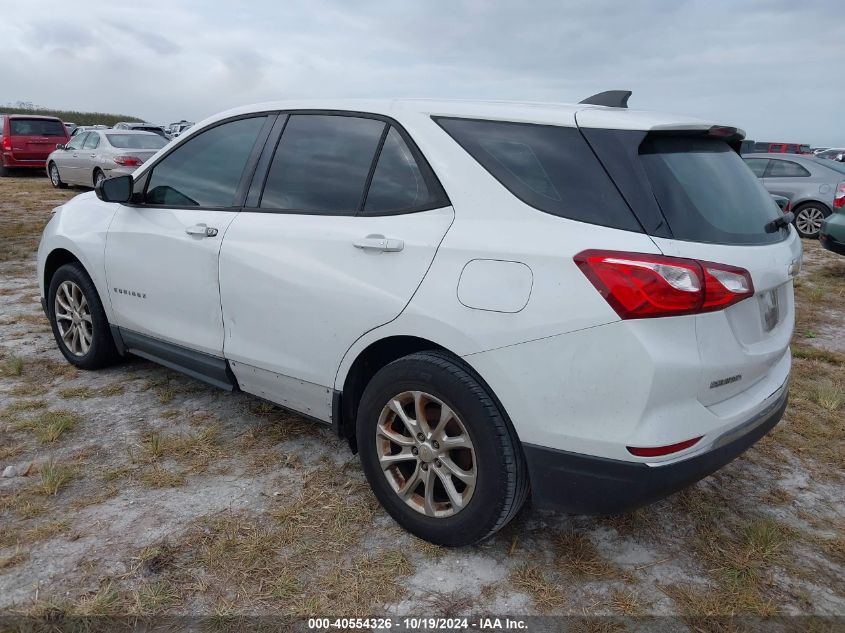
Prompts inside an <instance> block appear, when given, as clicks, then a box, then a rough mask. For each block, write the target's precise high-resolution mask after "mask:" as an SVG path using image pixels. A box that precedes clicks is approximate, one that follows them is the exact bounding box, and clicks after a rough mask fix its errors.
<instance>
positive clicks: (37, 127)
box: [9, 119, 67, 138]
mask: <svg viewBox="0 0 845 633" xmlns="http://www.w3.org/2000/svg"><path fill="white" fill-rule="evenodd" d="M9 123H10V128H11V136H61V137H62V138H64V137H66V136H67V130H66V129H65V126H64V125H63V124H62V122H61V121H51V120H49V119H46V120H45V119H11V120H10V121H9Z"/></svg>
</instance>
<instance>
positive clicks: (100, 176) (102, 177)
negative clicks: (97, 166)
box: [94, 171, 106, 187]
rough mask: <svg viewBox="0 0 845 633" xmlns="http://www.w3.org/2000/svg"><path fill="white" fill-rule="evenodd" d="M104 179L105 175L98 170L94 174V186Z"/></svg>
mask: <svg viewBox="0 0 845 633" xmlns="http://www.w3.org/2000/svg"><path fill="white" fill-rule="evenodd" d="M105 179H106V175H105V174H104V173H103V172H101V171H98V172H97V175H96V176H94V186H95V187H96V186H97V185H99V184H100V183H101V182H103V181H104V180H105Z"/></svg>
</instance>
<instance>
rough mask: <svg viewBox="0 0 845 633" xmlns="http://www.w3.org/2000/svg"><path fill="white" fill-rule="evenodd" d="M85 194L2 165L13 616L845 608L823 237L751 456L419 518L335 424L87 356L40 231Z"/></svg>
mask: <svg viewBox="0 0 845 633" xmlns="http://www.w3.org/2000/svg"><path fill="white" fill-rule="evenodd" d="M77 193H79V191H73V190H71V191H68V192H65V191H62V192H59V191H56V190H53V189H51V188H50V186H49V183H48V182H47V180H46V179H45V178H43V177H21V178H7V179H2V180H0V328H2V337H0V468H2V467H4V466H6V465H12V466H14V467H15V468H17V469H19V470H20V471H21V472H22V473H25V476H19V477H13V478H4V479H0V614H2V613H5V614H10V613H23V614H34V615H40V616H43V617H44V618H45V619H46V620H49V621H55V620H56V619H57V618H58V619H61V616H62V615H102V616H108V615H117V614H134V615H138V616H145V615H159V614H165V615H175V614H203V615H209V616H215V617H218V618H220V619H221V621H226V618H229V617H231V616H235V615H243V614H286V615H315V614H318V615H327V614H336V615H356V614H380V613H392V614H407V613H412V614H417V615H419V614H431V613H433V612H434V613H440V614H469V613H509V614H523V615H526V614H544V613H552V614H575V615H620V616H636V615H644V614H649V615H668V614H674V615H677V616H679V617H682V618H684V619H685V620H686V621H688V622H689V623H691V624H695V625H696V626H697V627H703V628H705V629H707V628H712V623H711V624H708V621H706V620H703V619H702V618H704V617H706V616H712V615H723V616H724V615H736V614H753V615H772V614H822V615H833V614H839V615H843V614H845V580H843V579H845V504H843V503H842V500H843V496H842V490H843V455H845V450H843V449H845V446H843V438H845V423H844V421H845V390H843V389H844V388H845V348H843V344H844V343H843V341H845V336H843V334H842V327H843V321H844V320H845V319H844V317H845V301H843V299H845V296H843V294H845V258H838V257H837V256H835V255H832V254H829V253H827V252H825V251H822V250H820V249H819V248H818V245H817V244H815V243H810V242H806V243H805V248H806V251H807V262H806V265H805V268H804V271H803V272H802V274H801V277H800V279H799V282H798V287H797V309H798V325H797V328H796V335H795V341H794V348H793V349H794V353H795V357H796V358H795V365H794V378H793V385H792V394H791V402H790V406H789V409H788V411H787V414H786V416H785V419H784V421H783V422H782V423H781V424H780V425H779V426H778V427H777V429H776V430H775V431H774V432H773V433H772V434H771V435H770V436H768V437H766V438H764V440H763V441H761V442H760V443H759V444H758V445H757V446H755V447H754V448H753V449H751V450H750V451H749V452H748V453H747V454H745V455H744V456H743V457H742V458H740V459H738V460H737V461H735V462H733V463H732V464H730V465H728V466H727V467H726V468H724V469H723V470H721V471H719V472H718V473H716V474H715V475H714V476H712V477H708V478H707V479H705V480H704V481H702V482H700V483H699V484H697V485H695V486H693V487H691V488H690V489H688V490H686V491H684V492H682V493H680V494H677V495H675V496H673V497H671V498H669V499H666V500H664V501H661V502H659V503H656V504H654V505H652V506H650V507H648V508H644V509H642V510H639V511H637V512H635V513H632V514H628V515H623V516H617V517H598V518H588V517H568V516H563V515H555V514H544V513H540V512H538V511H536V510H534V509H532V508H530V507H528V508H527V509H526V510H525V511H524V512H523V513H522V514H521V515H520V517H518V518H517V520H516V521H515V522H514V523H513V524H512V525H511V526H509V527H508V528H507V529H505V530H504V531H503V532H502V533H500V534H499V535H497V536H496V537H495V538H493V539H492V540H490V541H488V542H486V543H484V544H483V545H480V546H478V547H472V548H465V549H462V550H444V549H442V548H439V547H435V546H432V545H429V544H427V543H424V542H421V541H419V540H417V539H414V538H413V537H411V536H409V535H408V534H406V533H405V532H403V531H402V530H400V529H399V528H398V527H396V525H395V524H394V523H393V522H392V521H391V520H390V518H389V517H387V515H386V514H385V513H384V512H383V511H382V510H381V509H380V508H379V507H378V505H377V503H376V502H375V500H374V498H373V496H372V495H371V494H370V492H369V490H368V488H367V485H366V481H365V479H364V477H363V475H362V473H361V469H360V467H359V465H358V462H357V460H356V459H355V458H354V457H353V456H351V454H350V453H349V452H348V450H347V449H346V447H345V446H344V445H343V443H342V442H340V441H339V440H338V439H337V438H335V437H333V436H332V435H331V433H330V432H329V431H328V430H327V429H325V428H323V427H319V426H315V425H313V424H312V423H310V422H307V421H305V420H303V419H301V418H298V417H296V416H292V415H289V414H286V413H284V412H282V411H280V410H278V409H276V408H275V407H273V406H271V405H268V404H266V403H263V402H261V401H258V400H256V399H254V398H250V397H248V396H246V395H243V394H228V393H224V392H221V391H217V390H215V389H213V388H210V387H207V386H205V385H203V384H201V383H198V382H195V381H192V380H190V379H188V378H185V377H183V376H180V375H177V374H175V373H173V372H170V371H168V370H166V369H163V368H160V367H157V366H154V365H152V364H149V363H146V362H142V361H138V360H130V361H128V362H126V363H124V364H122V365H120V366H117V367H114V368H111V369H108V370H105V371H101V372H96V373H91V372H80V371H77V370H75V369H74V368H72V367H71V366H69V365H68V364H67V363H66V362H64V360H63V359H62V357H61V356H60V354H59V353H58V351H57V350H56V347H55V343H54V341H53V340H52V337H51V334H50V331H49V327H48V325H47V322H46V320H45V319H44V317H43V315H42V314H41V313H40V307H39V303H38V289H37V285H36V282H35V278H34V268H35V266H34V251H35V248H36V246H37V240H38V236H39V234H40V231H41V228H42V227H43V225H44V223H45V222H46V220H47V219H48V217H49V209H50V208H51V207H53V206H55V205H57V204H60V203H61V202H62V201H63V200H66V199H67V198H69V197H70V196H73V195H75V194H77Z"/></svg>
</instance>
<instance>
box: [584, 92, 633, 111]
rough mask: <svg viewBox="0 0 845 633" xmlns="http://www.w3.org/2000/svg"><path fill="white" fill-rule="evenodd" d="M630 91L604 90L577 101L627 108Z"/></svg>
mask: <svg viewBox="0 0 845 633" xmlns="http://www.w3.org/2000/svg"><path fill="white" fill-rule="evenodd" d="M631 94H632V92H631V91H630V90H605V91H604V92H599V93H598V94H594V95H593V96H592V97H587V98H586V99H584V100H583V101H579V103H587V104H590V105H600V106H607V107H609V108H627V107H628V97H630V96H631Z"/></svg>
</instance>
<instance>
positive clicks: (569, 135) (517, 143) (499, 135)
mask: <svg viewBox="0 0 845 633" xmlns="http://www.w3.org/2000/svg"><path fill="white" fill-rule="evenodd" d="M437 122H438V123H439V124H440V125H441V126H442V127H443V129H445V130H446V132H448V133H449V135H450V136H452V137H453V138H454V139H455V140H456V141H457V142H458V143H459V144H460V145H461V147H463V148H464V149H465V150H466V151H467V152H469V154H470V155H471V156H472V157H473V158H475V160H477V161H478V162H479V163H481V165H482V166H483V167H484V168H485V169H486V170H487V171H489V172H490V173H491V174H492V175H493V176H494V177H495V178H496V180H498V181H499V182H500V183H502V185H504V186H505V187H506V188H507V189H508V190H509V191H510V192H511V193H512V194H513V195H515V196H516V197H517V198H519V199H520V200H522V201H523V202H525V203H527V204H530V205H531V206H533V207H536V208H537V209H539V210H540V211H545V212H546V213H552V214H554V215H558V216H561V217H565V218H570V219H573V220H579V221H581V222H589V223H591V224H601V225H604V226H611V227H614V228H619V229H625V230H629V231H641V230H642V229H641V228H640V226H639V224H638V223H637V221H636V219H635V217H634V216H633V214H632V213H631V211H630V209H629V208H628V207H627V205H626V204H625V202H624V200H623V199H622V197H621V196H620V195H619V192H618V191H617V190H616V188H615V187H614V185H613V182H612V181H611V180H610V178H609V177H608V176H607V174H606V173H605V171H604V169H603V168H602V166H601V164H600V163H599V162H598V160H597V159H596V157H595V155H594V154H593V152H592V150H591V149H590V147H589V146H588V145H587V143H586V141H585V140H584V138H583V136H581V133H580V132H579V131H578V130H577V129H575V128H568V127H559V126H550V125H531V124H525V123H505V122H499V121H473V120H469V119H446V118H440V119H437Z"/></svg>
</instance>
